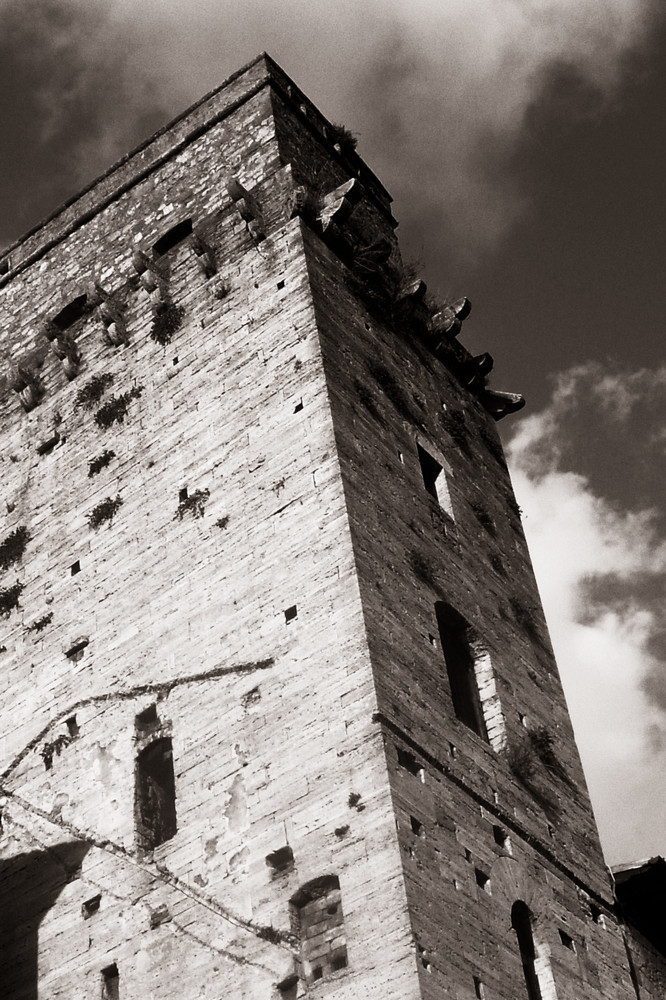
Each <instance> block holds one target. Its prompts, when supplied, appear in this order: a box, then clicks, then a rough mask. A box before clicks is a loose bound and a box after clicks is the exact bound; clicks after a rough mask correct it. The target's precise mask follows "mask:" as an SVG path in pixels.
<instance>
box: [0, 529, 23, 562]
mask: <svg viewBox="0 0 666 1000" xmlns="http://www.w3.org/2000/svg"><path fill="white" fill-rule="evenodd" d="M29 541H30V532H29V531H28V529H27V528H26V526H25V525H24V524H21V525H19V527H18V528H14V530H13V531H10V533H9V534H8V535H7V537H6V538H4V539H3V541H2V542H0V570H6V569H9V567H10V566H12V565H13V564H14V563H17V562H20V561H21V559H22V558H23V553H24V552H25V547H26V545H27V544H28V542H29Z"/></svg>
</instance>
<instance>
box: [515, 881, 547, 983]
mask: <svg viewBox="0 0 666 1000" xmlns="http://www.w3.org/2000/svg"><path fill="white" fill-rule="evenodd" d="M511 926H512V927H513V929H514V931H515V932H516V937H517V938H518V949H519V951H520V960H521V962H522V964H523V975H524V976H525V985H526V986H527V996H528V997H529V1000H543V998H542V996H541V987H540V986H539V979H538V977H537V972H536V966H535V960H536V950H535V947H534V936H533V934H532V918H531V916H530V911H529V910H528V908H527V904H526V903H524V902H523V901H522V899H519V900H517V901H516V902H515V903H514V904H513V906H512V907H511Z"/></svg>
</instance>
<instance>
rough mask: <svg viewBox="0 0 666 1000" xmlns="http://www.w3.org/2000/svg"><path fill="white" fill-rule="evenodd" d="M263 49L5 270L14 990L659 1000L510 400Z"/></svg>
mask: <svg viewBox="0 0 666 1000" xmlns="http://www.w3.org/2000/svg"><path fill="white" fill-rule="evenodd" d="M394 227H395V223H394V220H393V218H392V216H391V212H390V199H389V197H388V195H387V193H386V191H385V190H384V189H383V187H382V186H381V184H380V183H379V182H378V181H377V179H376V178H375V177H374V175H373V174H372V173H371V172H370V171H369V170H368V169H367V167H366V166H365V165H364V164H363V163H362V161H361V160H360V159H359V158H358V156H357V155H356V153H355V152H354V150H353V148H352V144H351V143H350V142H349V139H348V136H347V135H346V134H345V132H344V130H341V129H339V128H336V127H333V126H331V125H330V124H329V123H328V122H326V121H325V119H324V118H323V117H322V116H321V115H320V114H319V113H318V112H317V110H316V109H315V108H314V107H313V106H312V105H311V104H310V103H309V102H308V101H307V100H306V99H305V98H304V97H303V95H302V94H301V93H300V92H299V91H298V90H297V88H296V87H295V86H294V85H293V84H292V83H291V82H290V81H289V79H287V77H286V76H285V75H284V73H282V72H281V70H280V69H279V68H278V67H277V66H275V64H274V63H273V62H272V61H271V60H270V59H268V58H267V57H265V56H262V57H261V58H259V59H258V60H256V61H255V62H253V63H252V64H251V65H250V66H249V67H247V68H245V69H244V70H242V71H241V72H239V73H238V74H236V75H235V76H234V77H232V78H230V79H229V80H228V81H226V83H224V84H223V85H222V87H220V88H219V89H218V90H217V91H215V92H214V93H213V94H211V95H209V96H208V97H206V98H204V99H203V100H202V101H201V102H200V103H199V104H197V105H195V106H194V107H193V108H192V109H190V111H188V112H187V113H186V114H185V115H183V116H182V117H181V118H179V119H177V120H176V121H175V122H173V123H172V124H171V125H170V126H169V127H168V128H166V129H164V130H163V131H162V132H160V133H158V134H157V135H156V136H154V137H153V138H152V139H151V140H150V141H149V142H148V143H146V144H145V145H144V146H143V147H141V148H140V149H139V150H137V151H136V152H134V153H133V154H131V155H130V156H128V157H126V158H125V159H124V160H123V161H121V162H120V163H119V164H118V165H116V166H115V167H114V168H113V169H111V170H110V171H109V172H108V173H107V174H106V175H105V176H104V177H102V178H101V179H100V180H98V181H97V182H96V183H95V184H94V185H92V186H91V187H90V188H89V189H87V190H86V191H84V192H83V193H82V194H81V195H80V196H79V197H77V198H76V199H74V200H73V201H71V202H70V203H69V204H67V205H66V206H65V207H64V208H62V209H61V210H60V211H59V212H57V213H56V214H55V215H54V216H53V217H52V218H50V219H49V220H47V221H46V223H45V224H44V225H42V226H41V227H39V228H38V229H36V230H35V231H33V232H31V233H29V234H28V235H27V236H26V237H25V238H24V239H23V240H21V241H20V242H19V243H18V244H17V245H16V246H14V247H12V248H11V250H10V251H9V252H8V253H7V254H6V255H5V257H4V258H3V260H2V262H1V263H0V273H1V275H2V276H1V277H0V284H1V288H0V302H1V310H2V328H1V337H2V340H1V345H2V364H3V371H4V377H3V379H2V385H1V391H0V406H1V407H2V440H3V447H2V456H1V458H2V478H3V486H2V490H3V497H2V519H3V525H2V529H1V536H0V568H1V569H2V577H1V579H0V612H1V615H2V617H1V619H0V667H1V669H0V684H1V685H2V696H1V700H0V706H1V707H0V711H1V713H2V726H1V728H0V733H1V741H0V747H1V751H2V753H1V759H0V768H1V770H2V781H1V783H0V784H1V786H2V791H1V794H2V836H1V840H0V859H1V865H0V900H1V909H0V922H1V924H2V931H1V937H0V948H1V954H2V958H1V960H0V983H1V986H0V992H1V995H2V997H3V998H4V1000H36V998H39V1000H47V998H48V1000H55V998H70V997H78V998H82V1000H98V998H99V997H100V996H101V997H103V998H105V1000H139V998H140V1000H148V998H150V1000H168V998H176V997H177V998H178V1000H271V998H272V1000H279V998H296V997H303V996H306V995H307V996H312V997H321V998H325V1000H329V998H331V1000H332V998H336V1000H352V998H354V1000H357V998H366V997H367V998H370V1000H375V998H376V1000H380V998H381V1000H416V998H423V1000H444V998H447V1000H449V998H451V1000H453V998H456V1000H468V998H469V1000H472V998H475V997H477V998H487V1000H514V998H521V997H523V998H527V1000H554V998H556V997H557V998H559V1000H574V998H575V1000H592V998H597V1000H598V998H602V997H603V998H608V997H613V998H618V1000H624V998H626V1000H629V998H631V997H634V996H635V992H634V986H633V985H632V979H631V974H630V969H629V965H628V961H627V956H626V954H625V946H624V942H623V938H622V935H621V932H620V928H619V927H618V924H617V922H616V919H615V917H614V914H613V900H612V896H611V894H610V889H609V883H608V878H607V874H606V870H605V868H604V863H603V859H602V855H601V850H600V847H599V842H598V838H597V833H596V829H595V825H594V820H593V817H592V814H591V810H590V804H589V800H588V796H587V792H586V789H585V783H584V779H583V775H582V772H581V768H580V763H579V760H578V756H577V753H576V748H575V745H574V740H573V735H572V731H571V726H570V723H569V719H568V716H567V710H566V706H565V702H564V698H563V695H562V690H561V687H560V682H559V679H558V675H557V671H556V667H555V664H554V661H553V655H552V651H551V648H550V645H549V641H548V636H547V631H546V626H545V623H544V619H543V615H542V612H541V608H540V604H539V599H538V596H537V592H536V588H535V583H534V578H533V575H532V571H531V568H530V562H529V556H528V553H527V550H526V547H525V541H524V538H523V533H522V530H521V525H520V518H519V513H518V510H517V508H516V505H515V501H514V498H513V494H512V490H511V485H510V482H509V478H508V475H507V470H506V467H505V464H504V460H503V457H502V450H501V447H500V445H499V443H498V438H497V435H496V431H495V426H494V425H495V419H497V418H499V417H501V416H502V415H504V414H505V413H507V412H510V411H511V410H512V409H515V408H517V407H518V406H519V405H520V402H521V400H520V397H517V396H514V395H512V394H509V393H501V392H497V391H494V390H492V389H490V388H489V387H488V386H487V379H486V376H487V374H488V372H489V370H490V367H491V366H492V362H491V359H490V358H489V356H488V355H483V356H481V357H476V358H472V357H471V356H470V355H469V354H468V353H467V352H466V351H465V349H464V348H463V347H462V346H461V345H460V344H459V342H458V340H457V339H456V336H457V334H458V332H459V330H460V325H461V321H462V320H463V319H464V317H465V315H466V312H467V310H468V303H467V302H466V301H465V300H463V301H461V302H458V303H455V304H453V305H450V304H449V305H447V306H445V307H442V306H439V307H438V306H436V305H433V304H428V302H429V300H428V298H427V296H425V297H424V294H423V293H424V287H423V285H422V283H420V282H419V281H418V280H417V279H416V278H415V276H413V275H409V274H407V273H406V271H405V269H404V268H403V266H402V264H401V261H400V256H399V251H398V248H397V244H396V240H395V235H394Z"/></svg>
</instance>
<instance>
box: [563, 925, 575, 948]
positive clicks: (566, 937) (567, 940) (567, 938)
mask: <svg viewBox="0 0 666 1000" xmlns="http://www.w3.org/2000/svg"><path fill="white" fill-rule="evenodd" d="M559 935H560V941H561V943H562V944H563V945H564V947H565V948H568V949H569V951H573V952H575V951H576V942H575V941H574V939H573V938H572V937H571V934H567V932H566V931H563V930H562V929H561V928H560V930H559Z"/></svg>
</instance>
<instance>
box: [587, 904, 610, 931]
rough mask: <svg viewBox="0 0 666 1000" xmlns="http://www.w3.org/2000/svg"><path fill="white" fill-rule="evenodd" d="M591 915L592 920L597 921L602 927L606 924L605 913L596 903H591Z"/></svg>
mask: <svg viewBox="0 0 666 1000" xmlns="http://www.w3.org/2000/svg"><path fill="white" fill-rule="evenodd" d="M590 916H591V917H592V920H593V921H594V922H595V924H599V926H600V927H605V926H606V920H605V918H604V915H603V913H602V912H601V910H600V909H599V907H598V906H595V905H594V903H590Z"/></svg>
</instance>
